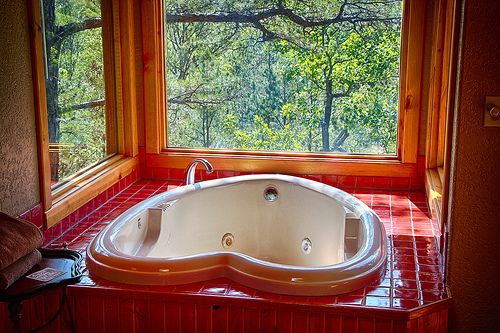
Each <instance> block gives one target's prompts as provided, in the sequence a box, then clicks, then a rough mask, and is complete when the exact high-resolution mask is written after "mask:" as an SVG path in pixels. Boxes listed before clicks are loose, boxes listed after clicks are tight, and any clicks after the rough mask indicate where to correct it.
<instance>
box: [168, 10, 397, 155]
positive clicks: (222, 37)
mask: <svg viewBox="0 0 500 333" xmlns="http://www.w3.org/2000/svg"><path fill="white" fill-rule="evenodd" d="M402 14H403V3H402V1H397V0H393V1H356V0H354V1H323V0H308V1H229V2H213V1H209V0H202V1H187V0H165V16H164V20H165V55H166V56H165V58H166V59H165V68H166V69H165V71H166V75H165V76H166V82H167V84H166V86H167V103H168V115H167V128H168V135H167V139H168V140H167V144H168V147H170V148H225V149H236V150H249V151H256V150H264V151H288V152H313V153H316V152H328V153H332V152H333V153H348V154H365V155H368V154H378V155H396V154H397V153H398V145H397V139H398V134H397V132H398V103H399V94H398V93H399V91H400V87H399V83H400V80H399V78H400V56H401V54H400V50H401V43H400V41H401V31H402ZM403 83H404V82H403Z"/></svg>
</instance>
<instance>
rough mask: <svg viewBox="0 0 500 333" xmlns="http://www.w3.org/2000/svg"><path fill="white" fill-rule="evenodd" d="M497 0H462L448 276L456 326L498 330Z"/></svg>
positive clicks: (499, 49) (499, 157)
mask: <svg viewBox="0 0 500 333" xmlns="http://www.w3.org/2000/svg"><path fill="white" fill-rule="evenodd" d="M499 14H500V1H498V0H483V1H473V0H468V1H466V4H465V12H464V20H465V21H464V25H463V38H462V50H461V52H462V59H461V62H460V65H461V68H460V73H459V80H460V81H459V89H458V104H457V111H456V114H455V124H454V140H455V141H454V145H453V149H454V151H453V154H452V155H453V158H454V161H453V164H454V169H453V170H452V189H451V190H452V192H451V197H450V203H451V206H450V218H449V223H450V226H451V234H450V239H449V240H450V243H449V263H448V264H449V266H448V279H449V280H448V282H449V286H450V288H451V292H452V295H453V298H454V310H453V312H452V318H451V323H452V327H453V331H454V332H500V128H485V127H483V125H482V122H483V108H484V96H485V95H500V18H499Z"/></svg>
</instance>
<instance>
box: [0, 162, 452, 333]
mask: <svg viewBox="0 0 500 333" xmlns="http://www.w3.org/2000/svg"><path fill="white" fill-rule="evenodd" d="M172 174H174V175H177V171H176V170H174V171H172V170H171V171H169V175H170V176H171V175H172ZM233 175H234V173H232V172H223V173H218V174H216V175H215V177H219V176H233ZM197 176H199V177H200V178H203V179H207V178H208V177H207V175H204V174H203V173H199V174H198V175H197ZM173 178H177V177H173ZM306 178H314V179H315V180H320V181H323V182H325V183H327V184H330V185H334V186H337V187H339V188H341V189H343V190H345V191H347V192H349V193H351V194H353V195H354V196H356V197H357V198H359V199H360V200H362V201H363V202H364V203H366V204H367V205H368V206H369V207H371V208H372V209H373V210H374V211H375V212H376V213H377V214H378V215H379V217H380V219H381V221H382V222H383V224H384V226H385V227H386V230H387V233H388V235H389V237H388V240H387V245H388V252H389V255H388V261H387V267H386V271H385V274H384V276H383V278H382V279H380V281H377V282H374V283H372V285H370V286H367V287H365V288H363V289H360V290H357V291H354V292H351V293H349V294H344V295H338V296H327V297H298V296H287V295H277V294H270V293H265V292H261V291H258V290H254V289H251V288H248V287H245V286H242V285H240V284H237V283H235V282H232V281H230V280H228V279H216V280H212V281H206V282H202V283H193V284H188V285H180V286H166V287H159V286H135V285H126V284H120V283H115V282H111V281H107V280H103V279H100V278H98V277H94V276H92V275H89V273H88V271H86V273H85V276H84V277H83V279H82V280H81V282H80V283H79V284H77V285H75V286H70V287H68V288H67V289H68V295H70V299H71V302H73V311H75V312H76V313H78V314H79V316H80V315H81V314H82V313H83V316H84V317H85V318H87V319H88V318H94V317H95V316H96V314H95V313H94V312H95V309H96V308H97V309H98V310H97V311H98V312H101V311H102V312H103V313H101V314H97V318H98V319H97V320H103V321H104V318H108V319H107V320H108V321H109V320H110V319H109V318H112V317H113V311H114V312H116V313H115V315H118V313H120V320H122V325H124V323H123V320H125V319H124V318H123V313H124V312H127V313H128V312H130V311H133V313H134V318H136V317H137V316H139V317H140V315H138V313H139V314H140V313H141V311H145V312H146V313H147V316H148V318H149V319H148V320H150V319H151V318H150V317H149V316H159V317H161V318H160V319H161V320H162V321H161V323H159V324H158V325H159V326H158V327H163V328H165V329H167V328H169V327H170V326H169V325H170V324H172V325H174V326H175V325H181V323H184V325H186V323H193V325H195V326H194V327H195V328H200V327H202V326H200V325H205V324H207V323H204V322H203V321H206V320H208V321H209V323H208V324H207V325H209V324H210V325H212V326H211V327H212V328H214V327H216V326H217V325H218V324H220V325H221V326H220V327H223V331H225V332H226V331H227V332H233V329H231V328H234V327H235V326H234V325H236V327H237V328H234V331H246V332H253V331H255V330H252V329H251V327H250V328H248V327H246V326H247V325H250V326H252V325H256V330H257V329H261V330H263V331H268V330H266V329H264V326H266V325H271V326H272V327H275V328H276V327H278V326H280V325H279V323H281V326H280V327H282V328H283V327H284V328H285V329H284V331H286V332H291V329H293V331H297V332H308V331H311V332H312V331H321V332H327V331H329V330H328V329H327V328H328V327H329V325H333V326H335V327H337V328H339V329H338V330H336V329H334V330H333V331H342V332H365V331H366V332H385V331H388V332H390V331H392V332H399V331H401V332H403V331H404V332H406V331H409V332H417V331H418V332H421V331H422V332H425V331H426V330H427V329H428V328H429V327H441V328H442V327H446V321H447V307H449V298H448V294H447V290H446V287H445V285H444V282H443V268H442V260H441V256H440V254H439V251H438V249H437V245H436V244H437V237H439V236H440V232H439V228H438V227H437V225H436V221H435V220H433V219H432V218H431V217H430V214H429V210H428V207H427V203H426V197H425V194H424V193H423V192H421V191H413V190H410V188H411V184H410V182H409V181H408V182H406V181H401V182H397V181H394V179H392V178H379V177H341V176H314V177H307V176H306ZM131 179H132V178H130V179H128V180H127V181H125V182H123V183H122V184H121V185H115V186H117V187H116V188H114V189H113V190H112V192H109V193H108V192H107V193H106V194H103V196H102V197H100V198H96V202H93V203H89V204H87V205H88V207H87V208H86V209H84V210H82V212H81V213H79V214H78V215H77V216H78V217H79V218H77V217H68V218H67V219H68V221H67V222H65V223H66V224H61V223H60V224H61V229H62V230H65V231H64V232H63V233H61V234H59V232H60V231H59V230H58V231H54V232H52V233H51V231H50V229H49V232H46V236H48V237H47V240H46V244H45V245H46V246H53V247H57V246H61V245H62V244H67V245H68V247H69V248H71V249H76V250H78V251H80V252H81V253H83V254H85V250H86V247H87V245H88V244H89V242H90V240H91V239H92V238H93V237H94V236H95V235H96V234H97V233H98V232H99V231H100V230H102V229H103V228H104V227H105V226H106V225H108V224H109V223H110V222H111V221H112V220H113V219H114V218H116V217H117V216H118V215H120V214H121V213H122V212H124V211H125V210H127V209H128V208H130V207H131V206H133V205H134V204H136V203H138V202H140V201H142V200H144V199H147V198H149V197H151V196H153V195H155V194H158V193H161V192H163V191H165V190H168V189H170V188H173V187H175V186H178V185H179V184H180V182H179V181H178V180H173V181H172V180H169V181H167V180H157V179H150V180H147V179H143V180H137V181H135V182H133V183H131V184H127V182H131ZM124 184H126V185H124ZM389 184H390V185H389ZM386 186H387V187H392V186H395V187H396V188H393V189H390V188H387V189H381V188H385V187H386ZM91 207H93V208H91ZM82 208H83V207H82ZM73 219H74V220H73ZM70 221H72V222H70ZM64 225H70V226H69V227H67V228H64ZM63 228H64V229H63ZM62 230H61V231H62ZM45 302H46V301H45ZM127 302H128V303H130V304H128V303H127ZM436 302H437V303H436ZM124 304H125V305H124ZM127 304H128V305H127ZM156 305H157V306H159V307H160V308H159V309H157V308H156ZM123 307H125V309H123ZM433 307H434V308H435V309H436V310H431V309H432V308H433ZM131 309H132V310H131ZM252 309H253V310H252ZM219 310H220V311H219ZM411 310H417V311H418V312H419V313H420V315H419V316H420V317H419V318H416V317H415V318H414V319H411V318H412V317H411V316H410V311H411ZM106 311H108V312H106ZM109 311H111V312H109ZM151 311H152V312H151ZM252 311H253V312H252ZM205 312H206V313H207V314H209V315H207V316H208V317H207V316H204V313H205ZM109 316H111V317H109ZM186 316H187V317H186ZM268 317H269V318H268ZM99 318H100V319H99ZM167 318H170V321H169V320H168V319H167ZM172 318H176V319H175V320H173V321H172ZM238 318H239V319H238ZM377 318H379V319H377ZM87 319H86V320H87ZM134 320H136V321H137V320H138V319H137V318H136V319H134ZM412 320H413V321H412ZM79 323H80V324H82V325H84V326H85V325H94V324H96V323H95V322H94V319H92V320H90V319H88V320H87V321H85V320H83V321H82V320H80V321H79ZM169 323H170V324H169ZM80 324H79V325H80ZM102 325H106V323H104V322H103V323H102ZM131 325H132V324H131ZM135 325H137V322H136V323H135ZM242 325H243V326H242ZM303 325H305V326H303ZM315 325H319V326H318V327H321V329H320V330H315V329H313V328H314V327H315ZM339 325H340V326H339ZM384 325H385V326H384ZM398 325H400V326H401V327H400V326H398ZM429 325H430V326H429ZM433 325H434V326H433ZM132 326H133V325H132ZM240 326H241V327H240ZM288 326H290V330H287V329H286V327H288ZM158 327H156V326H155V330H156V329H157V328H158ZM217 327H218V326H217ZM363 327H369V328H370V329H363ZM384 327H385V329H384ZM397 327H400V328H401V330H399V329H397ZM0 328H1V325H0ZM170 328H171V329H172V330H173V331H177V330H175V327H170ZM417 328H418V329H417ZM196 330H198V329H196ZM196 330H191V329H186V330H184V329H182V331H188V332H191V331H196ZM60 331H64V330H63V329H60ZM78 331H80V330H78ZM81 331H82V332H87V331H88V332H93V331H94V330H93V329H92V327H90V326H89V327H87V328H85V329H82V330H81ZM107 331H111V332H113V330H107ZM136 331H137V330H136ZM158 331H160V330H158ZM198 331H202V332H204V331H205V330H198ZM213 331H218V330H213ZM280 331H281V329H280ZM437 331H438V330H436V332H437ZM441 331H442V330H441Z"/></svg>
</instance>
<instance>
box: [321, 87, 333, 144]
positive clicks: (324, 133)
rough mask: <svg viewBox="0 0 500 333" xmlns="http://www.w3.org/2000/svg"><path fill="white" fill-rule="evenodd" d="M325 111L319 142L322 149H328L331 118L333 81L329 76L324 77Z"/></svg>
mask: <svg viewBox="0 0 500 333" xmlns="http://www.w3.org/2000/svg"><path fill="white" fill-rule="evenodd" d="M325 93H326V97H325V113H324V116H323V121H322V122H321V142H322V145H323V148H322V150H323V151H330V133H329V132H328V129H329V128H330V120H331V118H332V103H333V82H332V80H331V79H330V78H327V79H326V87H325Z"/></svg>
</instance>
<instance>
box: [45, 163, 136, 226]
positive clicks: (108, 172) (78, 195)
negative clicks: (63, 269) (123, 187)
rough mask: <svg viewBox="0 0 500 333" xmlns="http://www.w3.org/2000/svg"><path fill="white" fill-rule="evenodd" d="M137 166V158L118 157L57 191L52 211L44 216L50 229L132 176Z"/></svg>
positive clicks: (85, 173) (94, 168) (48, 211)
mask: <svg viewBox="0 0 500 333" xmlns="http://www.w3.org/2000/svg"><path fill="white" fill-rule="evenodd" d="M138 164H139V160H138V158H137V157H124V156H121V155H116V156H113V157H111V158H109V159H108V160H106V161H104V162H103V163H100V164H99V165H96V166H95V167H93V168H89V169H87V170H85V172H82V173H80V174H78V175H77V176H75V177H73V178H71V179H69V180H68V181H66V182H65V183H64V184H62V185H61V186H59V187H57V188H56V189H55V190H54V191H53V192H52V195H53V202H52V207H51V208H50V209H49V210H47V211H46V212H45V214H46V220H47V228H50V227H51V226H53V225H54V224H56V223H57V222H59V221H60V220H61V219H63V218H64V217H66V216H68V215H69V214H71V213H72V212H74V211H75V210H77V209H78V208H80V207H81V206H83V205H84V204H86V203H87V202H89V201H90V200H92V199H93V198H95V197H96V196H97V195H99V194H100V193H102V192H104V191H105V190H106V189H108V188H109V187H110V186H112V185H113V184H115V183H116V182H118V181H119V180H120V179H122V178H124V177H126V176H127V175H129V174H130V173H132V172H133V171H134V170H135V169H136V168H137V166H138Z"/></svg>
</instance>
